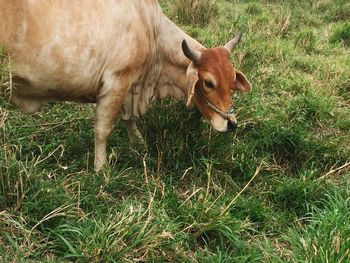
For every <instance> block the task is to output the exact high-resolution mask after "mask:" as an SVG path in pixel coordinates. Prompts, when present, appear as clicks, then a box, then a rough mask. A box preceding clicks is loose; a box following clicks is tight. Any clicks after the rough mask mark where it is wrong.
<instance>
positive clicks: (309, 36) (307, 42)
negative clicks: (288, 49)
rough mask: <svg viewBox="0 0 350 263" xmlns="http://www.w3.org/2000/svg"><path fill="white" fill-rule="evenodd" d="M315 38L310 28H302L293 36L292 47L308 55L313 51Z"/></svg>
mask: <svg viewBox="0 0 350 263" xmlns="http://www.w3.org/2000/svg"><path fill="white" fill-rule="evenodd" d="M315 44H316V36H315V34H314V32H313V31H312V30H311V29H310V28H306V27H304V28H302V29H301V30H300V31H299V32H298V33H297V34H296V36H295V41H294V46H295V47H298V48H301V49H304V50H305V51H306V52H308V53H310V52H312V51H313V50H314V49H315Z"/></svg>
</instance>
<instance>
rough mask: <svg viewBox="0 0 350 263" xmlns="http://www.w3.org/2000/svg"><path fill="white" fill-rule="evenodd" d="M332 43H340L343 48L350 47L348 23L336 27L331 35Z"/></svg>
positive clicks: (349, 26) (349, 25)
mask: <svg viewBox="0 0 350 263" xmlns="http://www.w3.org/2000/svg"><path fill="white" fill-rule="evenodd" d="M330 41H331V42H332V43H342V44H344V46H347V47H348V46H350V23H345V24H342V25H339V26H337V27H336V28H335V29H334V30H333V33H332V35H331V38H330Z"/></svg>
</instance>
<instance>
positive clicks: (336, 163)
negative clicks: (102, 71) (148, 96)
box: [0, 0, 350, 263]
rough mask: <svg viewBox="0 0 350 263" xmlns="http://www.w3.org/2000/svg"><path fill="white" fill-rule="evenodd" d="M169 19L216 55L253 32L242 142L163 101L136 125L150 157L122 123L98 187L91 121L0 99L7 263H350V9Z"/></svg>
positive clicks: (215, 4) (241, 105) (242, 98)
mask: <svg viewBox="0 0 350 263" xmlns="http://www.w3.org/2000/svg"><path fill="white" fill-rule="evenodd" d="M191 2H193V4H192V6H191V5H189V4H190V3H191ZM199 3H201V4H199ZM161 4H162V7H163V9H164V10H165V12H166V13H167V14H168V15H169V16H170V18H171V19H172V20H173V21H174V22H176V23H177V24H178V25H179V26H181V27H182V28H183V29H184V30H185V31H187V32H188V33H189V34H190V35H192V36H193V37H195V38H196V39H198V40H199V41H200V42H201V43H203V44H204V45H205V46H207V47H210V46H217V45H222V44H224V43H225V41H226V40H228V39H230V38H231V37H232V36H233V35H234V34H235V33H236V32H238V31H241V32H243V34H244V37H243V41H242V43H241V44H240V45H239V47H238V48H237V49H236V50H235V52H234V53H233V55H232V62H233V63H234V64H235V66H236V67H237V68H239V69H240V70H241V71H243V72H244V73H245V74H246V76H247V77H248V78H249V79H250V81H251V83H252V86H253V90H252V92H251V93H249V94H247V95H242V94H240V95H237V96H235V98H234V101H235V107H236V108H237V109H238V114H239V128H238V129H237V131H236V132H234V133H232V134H219V133H217V132H215V131H213V129H212V128H210V126H209V125H208V124H206V123H204V122H203V121H201V119H200V118H199V115H198V114H197V113H196V112H195V111H194V110H191V109H186V108H185V104H184V102H175V101H173V100H166V101H163V102H161V103H157V104H156V105H154V106H153V107H152V108H151V109H150V111H149V112H148V113H147V115H146V116H145V117H144V118H142V119H141V120H140V121H139V122H138V125H139V126H140V130H141V132H142V133H143V134H144V137H145V140H146V143H147V146H148V154H147V155H146V154H144V152H143V151H140V150H138V149H137V146H132V147H130V145H129V143H128V140H127V134H126V129H125V127H124V126H123V123H121V122H118V123H117V126H116V129H115V131H114V132H113V134H112V136H111V137H110V140H109V146H108V151H109V162H110V168H109V169H106V170H105V171H104V172H103V173H99V174H96V173H95V172H94V171H93V146H94V143H93V129H92V127H93V122H94V107H93V105H82V104H74V103H55V104H50V105H48V106H45V107H44V108H43V109H42V110H41V111H40V112H38V113H35V114H33V115H23V114H21V113H20V112H19V111H18V110H17V109H15V108H13V107H12V106H11V105H9V104H8V103H7V102H6V99H0V148H1V151H0V261H1V262H73V261H78V262H136V261H141V262H344V263H345V262H350V238H349V237H350V212H349V211H350V210H349V208H350V199H349V196H350V195H349V193H350V189H349V188H350V170H349V167H350V165H349V163H350V143H349V141H350V139H349V138H350V118H349V116H350V107H349V105H350V49H349V45H350V24H349V22H348V21H349V20H350V3H349V2H348V1H345V0H344V1H342V0H337V1H330V0H320V1H306V0H302V1H292V0H288V1H282V0H281V1H279V0H275V1H253V0H252V1H225V0H218V1H211V0H203V1H200V2H198V1H197V2H196V1H183V0H181V1H161ZM0 70H1V75H2V93H3V95H4V96H3V97H6V95H8V93H9V92H10V90H9V89H8V88H9V86H10V83H9V81H8V77H9V66H8V64H7V63H6V58H5V57H4V56H2V65H1V66H0Z"/></svg>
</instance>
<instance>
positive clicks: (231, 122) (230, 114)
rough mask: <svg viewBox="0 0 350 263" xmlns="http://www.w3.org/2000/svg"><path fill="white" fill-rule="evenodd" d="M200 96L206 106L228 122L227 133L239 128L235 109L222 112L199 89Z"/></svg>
mask: <svg viewBox="0 0 350 263" xmlns="http://www.w3.org/2000/svg"><path fill="white" fill-rule="evenodd" d="M198 94H199V96H200V97H201V99H202V100H203V101H204V102H205V104H206V105H207V106H208V107H209V108H210V109H211V110H213V111H214V112H215V113H217V114H218V115H220V116H221V117H222V118H224V119H225V120H227V131H228V132H230V131H234V130H235V129H236V128H237V126H238V125H237V121H236V115H235V111H234V109H233V108H231V109H230V110H229V111H227V112H223V111H222V110H220V109H219V108H218V107H217V106H215V105H214V104H213V103H211V102H210V101H209V100H208V99H207V98H206V97H205V96H204V95H203V94H202V92H201V91H200V90H199V89H198Z"/></svg>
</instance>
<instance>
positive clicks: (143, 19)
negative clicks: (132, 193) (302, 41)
mask: <svg viewBox="0 0 350 263" xmlns="http://www.w3.org/2000/svg"><path fill="white" fill-rule="evenodd" d="M240 39H241V34H240V33H239V34H237V35H236V36H235V37H234V38H233V39H232V40H230V41H228V42H227V43H226V44H225V45H224V46H220V47H216V48H208V49H207V48H205V47H204V46H202V45H201V44H200V43H199V42H197V41H196V40H195V39H193V38H191V37H190V36H189V35H187V34H186V33H185V32H183V31H182V30H181V29H180V28H179V27H177V26H176V25H175V24H174V23H173V22H172V21H171V20H170V19H168V18H167V17H166V16H165V15H164V14H163V12H162V10H161V7H160V6H159V3H158V1H156V0H98V1H96V0H74V1H72V0H51V1H49V0H0V45H1V46H3V48H4V50H5V54H6V55H7V56H8V57H9V59H10V60H11V63H12V70H13V81H14V83H15V85H14V90H13V94H12V96H11V98H10V102H11V103H12V104H13V105H15V106H17V107H19V108H20V109H21V110H22V111H23V112H24V113H33V112H35V111H37V110H39V109H40V107H41V106H42V105H43V104H45V103H48V102H51V101H76V102H84V103H96V116H95V118H96V120H95V126H94V136H95V156H94V166H95V169H96V170H97V171H98V170H100V169H101V168H102V167H103V166H104V165H105V164H106V162H107V158H106V144H107V139H108V137H109V135H110V133H111V131H112V129H113V127H114V123H115V120H116V118H117V116H118V117H119V118H121V119H122V120H124V121H125V122H126V126H127V131H128V135H129V138H130V140H138V141H142V140H143V139H142V136H141V134H140V132H139V131H138V129H137V126H136V123H135V120H137V118H139V117H140V116H141V115H143V114H145V113H146V110H147V107H148V106H149V104H150V103H152V102H153V101H155V100H156V99H162V98H165V97H168V96H170V97H173V98H175V99H181V98H185V99H186V101H187V102H186V105H187V106H188V107H192V106H194V107H196V108H197V109H198V110H199V111H200V112H201V114H202V116H203V117H204V119H206V120H207V121H208V122H209V123H210V124H211V125H212V127H213V128H214V129H215V130H217V131H220V132H227V131H232V130H234V129H235V127H236V125H237V121H236V116H235V113H234V111H233V109H232V100H231V93H232V92H233V91H243V92H247V91H249V90H250V89H251V85H250V83H249V81H248V80H247V78H246V77H245V75H244V74H243V73H242V72H240V71H239V70H237V69H235V68H234V67H233V65H232V64H231V63H230V60H229V55H230V52H231V51H232V50H233V49H234V48H235V46H236V45H237V44H238V43H239V41H240Z"/></svg>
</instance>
